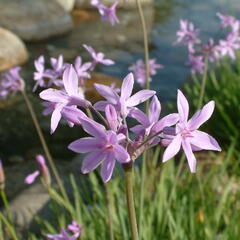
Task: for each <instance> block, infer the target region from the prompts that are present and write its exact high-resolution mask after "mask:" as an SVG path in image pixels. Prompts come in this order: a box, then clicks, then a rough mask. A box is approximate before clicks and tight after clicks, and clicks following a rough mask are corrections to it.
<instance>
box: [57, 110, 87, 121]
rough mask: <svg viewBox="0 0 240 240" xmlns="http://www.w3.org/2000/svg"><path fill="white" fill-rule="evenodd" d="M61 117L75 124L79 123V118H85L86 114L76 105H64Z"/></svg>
mask: <svg viewBox="0 0 240 240" xmlns="http://www.w3.org/2000/svg"><path fill="white" fill-rule="evenodd" d="M61 114H62V117H63V118H64V119H65V120H67V121H69V122H71V123H73V124H76V125H80V124H81V122H80V119H81V118H86V117H87V116H86V114H85V113H84V112H82V111H81V110H80V109H78V108H76V107H64V108H63V109H62V111H61Z"/></svg>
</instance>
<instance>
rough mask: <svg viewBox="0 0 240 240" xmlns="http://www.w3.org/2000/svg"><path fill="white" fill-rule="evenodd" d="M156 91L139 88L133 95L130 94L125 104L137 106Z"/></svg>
mask: <svg viewBox="0 0 240 240" xmlns="http://www.w3.org/2000/svg"><path fill="white" fill-rule="evenodd" d="M155 93H156V92H155V91H152V90H141V91H139V92H137V93H135V94H134V95H132V96H131V97H130V98H129V99H128V100H127V103H126V104H127V106H128V107H134V106H137V105H138V104H140V103H142V102H145V101H146V100H147V99H149V98H150V97H152V96H153V95H154V94H155Z"/></svg>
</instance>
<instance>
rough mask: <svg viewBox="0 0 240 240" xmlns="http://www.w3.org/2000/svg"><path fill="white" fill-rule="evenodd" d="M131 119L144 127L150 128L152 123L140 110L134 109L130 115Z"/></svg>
mask: <svg viewBox="0 0 240 240" xmlns="http://www.w3.org/2000/svg"><path fill="white" fill-rule="evenodd" d="M128 116H129V117H131V118H134V119H136V120H137V121H138V122H139V123H141V124H142V125H145V126H148V125H150V122H149V120H148V117H147V116H146V114H145V113H144V112H142V111H141V110H140V109H138V108H132V109H131V110H130V112H129V114H128Z"/></svg>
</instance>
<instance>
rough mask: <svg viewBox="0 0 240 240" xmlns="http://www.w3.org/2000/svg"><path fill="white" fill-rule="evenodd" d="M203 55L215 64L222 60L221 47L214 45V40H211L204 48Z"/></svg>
mask: <svg viewBox="0 0 240 240" xmlns="http://www.w3.org/2000/svg"><path fill="white" fill-rule="evenodd" d="M202 53H203V55H204V57H207V58H208V60H209V61H210V62H215V61H216V60H217V59H219V58H220V52H219V46H217V45H215V44H214V40H213V39H212V38H210V39H209V40H208V43H207V44H204V45H203V46H202Z"/></svg>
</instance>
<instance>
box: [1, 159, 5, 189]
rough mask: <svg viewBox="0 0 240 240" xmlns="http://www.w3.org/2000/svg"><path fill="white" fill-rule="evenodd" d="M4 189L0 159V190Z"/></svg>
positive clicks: (3, 175)
mask: <svg viewBox="0 0 240 240" xmlns="http://www.w3.org/2000/svg"><path fill="white" fill-rule="evenodd" d="M4 188H5V174H4V170H3V165H2V160H1V159H0V190H4Z"/></svg>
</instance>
